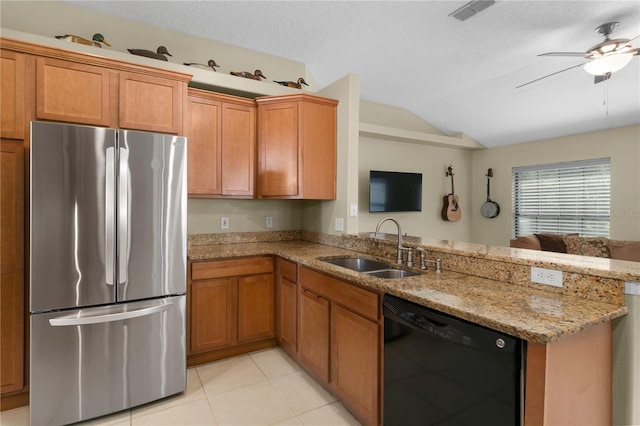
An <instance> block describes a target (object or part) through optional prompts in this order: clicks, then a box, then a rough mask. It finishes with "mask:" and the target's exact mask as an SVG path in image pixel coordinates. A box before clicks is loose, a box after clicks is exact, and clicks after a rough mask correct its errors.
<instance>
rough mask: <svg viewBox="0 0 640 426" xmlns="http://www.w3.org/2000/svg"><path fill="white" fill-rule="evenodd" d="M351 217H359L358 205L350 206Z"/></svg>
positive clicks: (352, 204)
mask: <svg viewBox="0 0 640 426" xmlns="http://www.w3.org/2000/svg"><path fill="white" fill-rule="evenodd" d="M349 217H358V204H356V203H351V205H350V206H349Z"/></svg>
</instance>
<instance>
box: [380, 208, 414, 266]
mask: <svg viewBox="0 0 640 426" xmlns="http://www.w3.org/2000/svg"><path fill="white" fill-rule="evenodd" d="M388 220H390V221H392V222H393V223H395V224H396V227H398V253H397V255H396V263H397V264H398V265H402V250H407V249H408V250H411V249H409V248H408V247H403V246H402V229H401V228H400V224H399V223H398V221H397V220H395V219H394V218H392V217H385V218H382V219H380V222H378V225H377V226H376V233H375V234H374V236H377V235H378V231H379V230H380V226H381V225H382V224H383V223H384V222H386V221H388ZM409 253H410V254H411V252H409ZM412 260H413V259H412ZM412 263H413V262H412Z"/></svg>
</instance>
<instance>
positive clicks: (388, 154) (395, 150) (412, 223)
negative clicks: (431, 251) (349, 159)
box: [358, 137, 472, 241]
mask: <svg viewBox="0 0 640 426" xmlns="http://www.w3.org/2000/svg"><path fill="white" fill-rule="evenodd" d="M471 159H472V152H471V151H466V150H461V149H454V148H443V147H437V146H431V145H425V144H418V143H415V144H414V143H406V142H389V141H386V140H381V139H373V138H365V137H361V138H360V154H359V163H358V164H359V167H358V169H359V172H358V188H359V196H358V199H359V207H360V219H359V232H372V231H375V228H376V224H377V223H378V221H379V220H380V219H382V218H383V217H385V216H392V217H394V218H396V219H398V221H399V222H400V225H401V226H402V232H403V233H407V234H408V235H412V236H419V237H422V238H437V239H446V240H458V241H469V240H470V238H471V223H472V220H471V217H472V212H471V211H469V210H467V209H469V207H468V206H469V202H468V201H467V200H469V198H470V190H469V185H468V182H469V170H471ZM449 164H451V165H452V166H453V171H454V173H455V176H454V179H455V189H456V194H458V196H459V198H460V207H461V209H462V219H461V220H460V221H459V222H446V221H444V220H442V218H441V216H440V215H441V211H442V206H443V197H444V195H446V194H448V193H450V192H451V180H450V178H448V177H446V176H445V172H446V170H447V166H448V165H449ZM369 170H387V171H403V172H417V173H422V212H415V213H414V212H406V213H390V214H387V213H369ZM381 230H382V231H385V232H390V233H395V232H396V230H395V226H394V225H393V224H391V223H390V224H385V225H383V227H382V228H381Z"/></svg>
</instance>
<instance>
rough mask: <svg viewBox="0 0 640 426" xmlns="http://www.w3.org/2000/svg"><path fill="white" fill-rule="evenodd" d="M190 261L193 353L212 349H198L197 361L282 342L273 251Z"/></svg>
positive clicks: (191, 345) (190, 321)
mask: <svg viewBox="0 0 640 426" xmlns="http://www.w3.org/2000/svg"><path fill="white" fill-rule="evenodd" d="M190 265H191V266H190V268H191V269H190V274H189V280H190V281H189V290H188V293H189V294H188V299H189V307H188V308H187V309H188V312H187V314H188V316H189V318H190V320H189V324H188V327H189V329H188V330H187V335H188V336H189V340H190V342H189V343H188V345H189V349H190V352H189V355H194V354H198V353H199V354H202V353H204V352H207V353H206V354H204V355H205V356H204V357H203V356H201V355H198V358H197V360H196V359H194V362H206V361H207V360H208V361H211V360H213V359H219V358H223V357H226V356H231V355H237V354H239V353H245V352H248V351H250V350H257V349H261V348H264V347H268V346H273V345H274V344H275V343H276V340H275V338H274V337H275V296H274V293H275V290H274V282H273V258H272V257H270V256H261V257H249V258H238V259H221V260H213V261H205V262H193V263H191V264H190ZM243 348H244V349H246V350H244V351H243ZM210 355H211V357H209V356H210ZM194 358H195V357H194ZM198 360H199V361H198Z"/></svg>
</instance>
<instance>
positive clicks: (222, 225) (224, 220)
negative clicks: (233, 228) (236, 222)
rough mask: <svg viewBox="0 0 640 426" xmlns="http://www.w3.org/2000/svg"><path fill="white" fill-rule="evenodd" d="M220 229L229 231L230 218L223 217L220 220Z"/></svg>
mask: <svg viewBox="0 0 640 426" xmlns="http://www.w3.org/2000/svg"><path fill="white" fill-rule="evenodd" d="M220 229H229V216H222V217H221V218H220Z"/></svg>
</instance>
